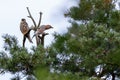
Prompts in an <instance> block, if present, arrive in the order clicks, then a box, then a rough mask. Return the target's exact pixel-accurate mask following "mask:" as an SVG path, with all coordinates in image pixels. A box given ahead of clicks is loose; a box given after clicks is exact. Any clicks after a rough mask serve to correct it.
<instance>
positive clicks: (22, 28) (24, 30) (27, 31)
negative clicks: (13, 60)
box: [20, 18, 33, 47]
mask: <svg viewBox="0 0 120 80" xmlns="http://www.w3.org/2000/svg"><path fill="white" fill-rule="evenodd" d="M20 31H21V32H22V34H23V47H24V46H25V41H26V38H27V39H28V40H29V41H30V42H31V43H33V42H32V39H31V37H30V31H31V29H30V28H29V26H28V23H27V22H26V19H24V18H22V19H21V22H20Z"/></svg>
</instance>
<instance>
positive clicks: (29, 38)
mask: <svg viewBox="0 0 120 80" xmlns="http://www.w3.org/2000/svg"><path fill="white" fill-rule="evenodd" d="M28 40H29V41H30V42H31V43H33V42H32V39H31V37H30V35H29V36H28Z"/></svg>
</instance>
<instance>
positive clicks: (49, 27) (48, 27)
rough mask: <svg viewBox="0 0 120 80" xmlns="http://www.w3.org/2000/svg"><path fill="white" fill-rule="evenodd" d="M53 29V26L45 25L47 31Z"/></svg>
mask: <svg viewBox="0 0 120 80" xmlns="http://www.w3.org/2000/svg"><path fill="white" fill-rule="evenodd" d="M51 28H53V27H52V26H51V25H45V29H51Z"/></svg>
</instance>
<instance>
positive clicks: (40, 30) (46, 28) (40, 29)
mask: <svg viewBox="0 0 120 80" xmlns="http://www.w3.org/2000/svg"><path fill="white" fill-rule="evenodd" d="M50 28H53V27H52V26H51V25H41V26H40V28H38V29H37V31H36V32H35V34H34V35H33V37H34V36H39V35H40V34H43V33H44V31H45V30H48V29H50Z"/></svg>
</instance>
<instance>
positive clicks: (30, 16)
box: [27, 7, 37, 27]
mask: <svg viewBox="0 0 120 80" xmlns="http://www.w3.org/2000/svg"><path fill="white" fill-rule="evenodd" d="M27 11H28V14H29V16H28V17H29V18H31V19H32V21H33V24H34V26H35V27H37V25H36V22H35V20H34V18H33V17H32V15H31V13H30V10H29V7H27Z"/></svg>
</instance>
